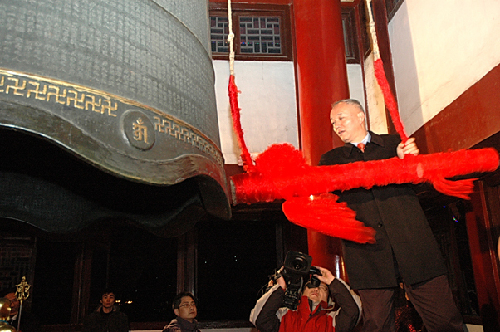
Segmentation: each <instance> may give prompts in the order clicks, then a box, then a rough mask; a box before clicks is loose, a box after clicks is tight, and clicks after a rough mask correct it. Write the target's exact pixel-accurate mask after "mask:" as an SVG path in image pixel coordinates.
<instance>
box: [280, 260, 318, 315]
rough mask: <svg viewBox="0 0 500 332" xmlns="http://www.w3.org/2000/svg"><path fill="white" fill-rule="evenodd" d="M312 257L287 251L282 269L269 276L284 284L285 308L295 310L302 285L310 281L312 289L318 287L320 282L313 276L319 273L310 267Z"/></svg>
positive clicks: (313, 267)
mask: <svg viewBox="0 0 500 332" xmlns="http://www.w3.org/2000/svg"><path fill="white" fill-rule="evenodd" d="M311 262H312V257H311V256H309V255H306V254H303V253H301V252H298V251H289V252H288V253H287V254H286V257H285V263H284V264H283V267H282V268H281V269H279V270H278V271H276V273H275V274H274V275H272V276H271V279H272V280H273V281H276V280H277V279H279V278H280V277H283V279H285V282H286V291H285V296H284V298H283V303H284V305H285V307H287V308H289V309H292V310H295V309H297V305H298V303H299V299H300V290H301V289H302V286H303V285H304V283H306V282H308V281H310V282H311V285H312V287H319V285H320V284H321V281H320V280H319V279H318V278H316V277H315V275H321V271H320V270H319V269H318V268H317V267H315V266H311Z"/></svg>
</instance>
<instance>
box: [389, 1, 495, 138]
mask: <svg viewBox="0 0 500 332" xmlns="http://www.w3.org/2000/svg"><path fill="white" fill-rule="evenodd" d="M498 31H500V1H498V0H481V1H475V0H455V1H435V0H405V1H404V2H403V4H402V6H401V7H400V8H399V10H398V11H397V12H396V15H395V16H394V18H393V19H392V20H391V22H390V23H389V34H390V42H391V51H392V58H393V64H394V71H395V78H396V90H397V97H398V102H399V108H400V113H401V119H402V121H403V123H404V125H405V128H406V131H407V133H408V134H412V133H413V132H415V131H416V130H417V129H418V128H420V127H421V126H422V125H423V124H424V123H426V122H427V121H429V120H430V119H432V118H433V117H434V116H435V115H436V114H438V113H439V112H440V111H441V110H443V109H444V108H445V107H446V106H447V105H449V104H450V103H451V102H452V101H453V100H455V99H456V98H457V97H458V96H460V95H461V94H462V93H463V92H464V91H465V90H467V89H468V88H469V87H470V86H471V85H473V84H474V83H476V82H477V81H478V80H480V79H481V78H482V77H483V76H484V75H485V74H487V73H488V72H489V71H490V70H491V69H492V68H493V67H495V66H496V65H498V64H499V63H500V38H499V37H498Z"/></svg>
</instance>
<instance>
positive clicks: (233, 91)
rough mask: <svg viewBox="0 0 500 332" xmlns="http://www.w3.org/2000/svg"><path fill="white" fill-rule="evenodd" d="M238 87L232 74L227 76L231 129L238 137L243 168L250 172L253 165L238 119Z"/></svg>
mask: <svg viewBox="0 0 500 332" xmlns="http://www.w3.org/2000/svg"><path fill="white" fill-rule="evenodd" d="M238 93H239V91H238V87H237V86H236V83H235V82H234V76H233V75H230V76H229V84H228V94H229V104H230V106H231V116H232V118H233V130H234V132H235V133H236V136H237V137H238V145H239V147H240V149H241V159H243V169H244V170H245V171H247V172H252V171H253V170H254V165H253V162H252V157H251V156H250V153H249V152H248V148H247V145H246V143H245V140H244V138H243V129H242V128H241V120H240V108H239V107H238Z"/></svg>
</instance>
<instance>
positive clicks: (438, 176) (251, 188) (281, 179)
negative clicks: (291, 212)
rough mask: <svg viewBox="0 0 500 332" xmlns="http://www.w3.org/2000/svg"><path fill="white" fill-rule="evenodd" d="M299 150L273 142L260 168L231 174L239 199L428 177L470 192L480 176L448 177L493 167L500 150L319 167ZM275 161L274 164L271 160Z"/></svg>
mask: <svg viewBox="0 0 500 332" xmlns="http://www.w3.org/2000/svg"><path fill="white" fill-rule="evenodd" d="M294 150H295V148H294V147H293V146H291V145H289V144H287V146H283V145H272V146H271V147H270V148H268V149H267V150H266V151H265V152H263V153H262V154H261V155H260V156H259V157H258V158H257V160H256V170H257V171H256V172H254V173H252V174H238V175H235V176H233V177H231V179H232V182H233V186H234V189H235V192H234V193H235V196H236V200H237V203H257V202H272V201H274V200H279V199H291V198H293V197H309V196H310V195H315V194H321V193H328V192H332V191H335V190H342V191H343V190H348V189H352V188H367V189H369V188H372V187H373V186H385V185H387V184H390V183H422V182H430V183H433V184H434V185H435V188H436V190H438V191H440V192H442V193H444V194H447V195H454V196H457V197H460V198H467V195H468V194H470V193H471V192H472V189H473V188H472V182H473V181H474V179H469V180H460V181H450V180H445V179H446V178H452V177H454V176H458V175H466V174H470V173H475V172H491V171H494V170H496V169H497V167H498V153H497V151H496V150H495V149H491V148H490V149H477V150H460V151H456V152H448V153H436V154H430V155H418V156H406V157H405V159H399V158H392V159H385V160H374V161H367V162H356V163H352V164H346V165H332V166H317V167H313V166H308V165H306V163H305V161H303V160H301V161H297V159H296V157H297V155H298V154H297V153H296V151H297V150H295V151H294ZM261 160H264V161H266V163H265V165H266V166H265V167H263V166H262V165H260V161H261ZM271 161H273V162H274V164H275V166H274V167H270V166H269V164H268V163H269V162H271ZM268 167H269V168H268Z"/></svg>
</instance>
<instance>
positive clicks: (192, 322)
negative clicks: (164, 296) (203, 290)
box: [163, 292, 200, 332]
mask: <svg viewBox="0 0 500 332" xmlns="http://www.w3.org/2000/svg"><path fill="white" fill-rule="evenodd" d="M172 307H173V309H174V314H175V315H176V318H175V319H173V320H172V321H171V322H170V323H169V324H168V325H167V326H165V327H164V330H163V332H200V330H199V328H198V321H197V320H196V319H195V318H196V316H197V315H198V310H197V308H196V299H195V297H194V295H193V294H191V293H189V292H182V293H179V294H177V295H176V296H175V298H174V301H173V304H172Z"/></svg>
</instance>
